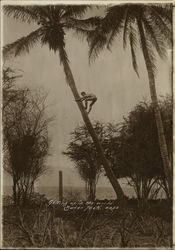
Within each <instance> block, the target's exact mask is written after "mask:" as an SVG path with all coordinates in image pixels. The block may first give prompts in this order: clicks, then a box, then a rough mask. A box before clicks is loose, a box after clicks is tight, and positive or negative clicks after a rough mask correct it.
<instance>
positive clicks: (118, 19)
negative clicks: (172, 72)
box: [88, 4, 172, 75]
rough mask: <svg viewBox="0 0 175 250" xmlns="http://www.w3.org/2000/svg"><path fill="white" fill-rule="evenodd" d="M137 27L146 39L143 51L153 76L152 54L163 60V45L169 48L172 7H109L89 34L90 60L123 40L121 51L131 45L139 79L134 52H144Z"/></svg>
mask: <svg viewBox="0 0 175 250" xmlns="http://www.w3.org/2000/svg"><path fill="white" fill-rule="evenodd" d="M140 24H141V25H142V27H143V31H144V34H145V38H146V41H145V42H146V48H147V51H148V54H149V57H150V59H151V60H150V67H151V68H152V70H153V72H154V73H155V72H156V65H155V52H154V49H155V50H156V51H157V53H158V54H159V56H160V57H161V58H165V57H166V46H165V45H166V44H169V45H171V44H172V36H171V33H172V32H171V24H172V8H171V5H168V4H166V5H153V4H124V5H115V6H112V7H109V8H108V9H107V11H106V16H105V17H104V18H103V19H101V21H100V22H99V25H98V26H97V27H96V29H95V31H94V32H91V33H89V36H88V42H89V44H90V51H89V57H90V59H95V58H96V57H97V56H98V54H99V52H100V51H101V50H102V49H104V48H105V47H107V48H108V49H111V47H112V45H113V43H114V42H115V39H117V38H119V36H122V38H123V47H124V48H126V45H127V42H129V44H130V48H131V54H132V64H133V67H134V70H135V72H136V73H137V75H138V65H137V56H136V48H137V45H138V44H139V45H140V47H141V49H143V44H142V39H141V32H140Z"/></svg>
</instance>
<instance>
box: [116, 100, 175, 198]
mask: <svg viewBox="0 0 175 250" xmlns="http://www.w3.org/2000/svg"><path fill="white" fill-rule="evenodd" d="M160 108H161V115H162V118H163V125H164V128H165V129H164V130H165V136H166V140H167V145H168V149H169V154H170V155H172V98H171V97H170V96H167V97H166V98H163V99H162V100H160ZM112 145H113V147H111V148H113V151H114V153H116V158H117V160H116V164H115V162H114V164H113V166H114V168H113V169H114V171H115V169H116V173H120V176H122V177H125V178H126V179H127V181H128V184H129V185H130V186H132V187H133V188H134V190H135V193H136V196H137V198H138V199H143V200H146V199H148V198H149V197H150V198H153V196H154V197H156V196H157V194H158V192H159V191H160V190H161V188H163V189H164V190H165V192H166V194H167V196H168V197H170V193H169V191H168V186H167V181H166V178H165V174H164V171H163V163H162V159H161V156H160V148H159V143H158V136H157V133H156V122H155V119H154V110H153V106H152V105H151V104H148V103H146V102H140V103H139V104H138V105H136V107H135V108H134V109H133V110H132V111H131V112H130V113H129V116H128V117H127V118H125V119H124V122H123V125H122V126H121V128H120V135H119V136H117V137H116V139H115V140H114V138H113V142H112ZM114 160H115V158H114Z"/></svg>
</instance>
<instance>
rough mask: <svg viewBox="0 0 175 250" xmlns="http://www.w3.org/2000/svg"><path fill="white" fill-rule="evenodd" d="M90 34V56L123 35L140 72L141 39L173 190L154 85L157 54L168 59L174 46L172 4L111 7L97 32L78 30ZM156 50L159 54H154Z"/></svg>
mask: <svg viewBox="0 0 175 250" xmlns="http://www.w3.org/2000/svg"><path fill="white" fill-rule="evenodd" d="M78 32H81V33H85V34H86V35H87V34H88V41H89V44H90V51H89V56H90V58H95V57H97V56H98V54H99V52H100V51H101V50H102V49H103V48H104V47H105V46H106V47H107V48H108V49H110V48H111V46H112V44H113V42H114V40H115V38H118V37H119V35H120V34H122V36H123V46H124V48H125V47H126V44H127V41H129V44H130V47H131V55H132V64H133V67H134V70H135V72H136V73H137V75H139V74H138V65H137V56H136V47H137V43H138V41H139V45H140V48H141V51H142V53H143V57H144V60H145V65H146V69H147V73H148V79H149V88H150V94H151V101H152V105H153V108H154V113H155V120H156V125H157V132H158V139H159V146H160V153H161V157H162V161H163V167H164V172H165V176H166V179H167V181H168V185H169V190H170V191H171V192H172V176H173V175H172V166H171V164H170V160H169V157H168V149H167V143H166V140H165V133H164V128H163V123H162V118H161V112H160V109H159V105H158V98H157V93H156V86H155V72H156V63H155V61H156V60H155V59H156V53H158V55H159V56H160V57H161V58H165V56H166V49H167V48H168V46H171V49H172V35H171V34H172V5H166V4H164V5H160V4H122V5H114V6H112V7H109V8H108V9H107V12H106V16H105V17H104V18H102V19H101V21H100V23H99V24H98V25H97V27H96V29H95V30H94V32H92V31H91V32H88V31H85V32H84V31H83V30H78ZM155 52H156V53H155Z"/></svg>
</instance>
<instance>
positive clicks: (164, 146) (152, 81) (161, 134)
mask: <svg viewBox="0 0 175 250" xmlns="http://www.w3.org/2000/svg"><path fill="white" fill-rule="evenodd" d="M137 22H138V28H139V33H140V40H141V46H142V51H143V56H144V59H145V64H146V68H147V73H148V78H149V88H150V94H151V101H152V104H153V108H154V113H155V119H156V125H157V131H158V138H159V146H160V152H161V157H162V161H163V167H164V173H165V176H166V179H167V181H168V186H169V192H170V194H171V195H172V186H173V182H172V169H171V164H170V160H169V157H168V149H167V144H166V139H165V133H164V128H163V123H162V118H161V114H160V109H159V104H158V99H157V93H156V86H155V77H154V73H153V70H152V67H151V66H150V65H151V60H150V57H149V53H148V50H147V44H146V37H145V33H144V29H143V25H142V21H141V20H140V18H138V19H137Z"/></svg>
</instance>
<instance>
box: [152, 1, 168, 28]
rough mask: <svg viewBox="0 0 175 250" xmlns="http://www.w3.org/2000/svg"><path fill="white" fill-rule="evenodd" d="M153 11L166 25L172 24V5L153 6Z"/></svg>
mask: <svg viewBox="0 0 175 250" xmlns="http://www.w3.org/2000/svg"><path fill="white" fill-rule="evenodd" d="M152 8H153V9H155V11H156V12H157V13H158V14H159V16H161V17H162V18H164V20H165V21H166V22H167V23H168V22H169V23H171V24H172V14H173V5H172V4H154V5H153V6H152Z"/></svg>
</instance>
